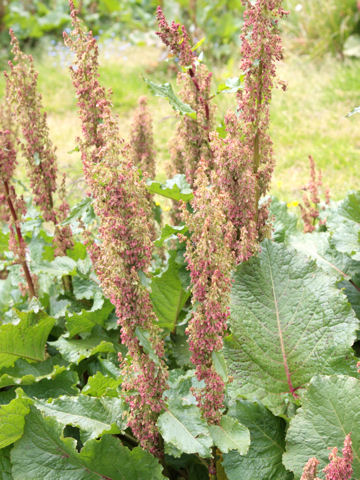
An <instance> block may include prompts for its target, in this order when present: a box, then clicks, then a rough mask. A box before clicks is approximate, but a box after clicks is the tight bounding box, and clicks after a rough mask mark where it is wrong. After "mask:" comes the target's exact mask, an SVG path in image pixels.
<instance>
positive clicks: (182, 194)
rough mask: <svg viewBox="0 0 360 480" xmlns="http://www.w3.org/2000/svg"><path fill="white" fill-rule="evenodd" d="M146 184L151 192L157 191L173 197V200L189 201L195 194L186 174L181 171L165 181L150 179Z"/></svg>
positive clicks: (164, 195) (159, 193)
mask: <svg viewBox="0 0 360 480" xmlns="http://www.w3.org/2000/svg"><path fill="white" fill-rule="evenodd" d="M146 185H147V189H148V190H149V192H150V193H157V194H158V195H161V196H162V197H166V198H171V199H172V200H177V201H179V200H183V201H184V202H189V201H190V200H192V198H193V196H194V194H193V192H192V190H191V188H190V185H189V184H188V183H187V181H186V179H185V175H183V174H180V173H179V174H177V175H175V177H173V178H170V179H169V180H166V182H165V183H160V182H156V181H155V180H148V181H147V182H146Z"/></svg>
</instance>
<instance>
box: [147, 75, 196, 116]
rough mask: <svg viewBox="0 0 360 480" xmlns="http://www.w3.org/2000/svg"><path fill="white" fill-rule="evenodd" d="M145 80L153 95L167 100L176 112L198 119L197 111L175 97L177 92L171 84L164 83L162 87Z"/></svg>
mask: <svg viewBox="0 0 360 480" xmlns="http://www.w3.org/2000/svg"><path fill="white" fill-rule="evenodd" d="M144 80H145V82H146V84H147V85H148V87H149V89H150V91H151V93H153V94H154V95H155V96H156V97H163V98H166V99H167V100H168V101H169V103H170V105H171V106H172V108H173V109H174V110H175V111H177V112H179V113H181V114H183V115H188V116H189V117H191V118H194V119H196V112H195V110H193V109H192V108H191V107H190V105H188V104H187V103H184V102H182V101H181V100H180V98H179V97H177V96H176V95H175V92H174V90H173V88H172V86H171V84H170V83H163V84H161V85H157V84H156V83H154V82H152V81H151V80H149V79H148V78H144Z"/></svg>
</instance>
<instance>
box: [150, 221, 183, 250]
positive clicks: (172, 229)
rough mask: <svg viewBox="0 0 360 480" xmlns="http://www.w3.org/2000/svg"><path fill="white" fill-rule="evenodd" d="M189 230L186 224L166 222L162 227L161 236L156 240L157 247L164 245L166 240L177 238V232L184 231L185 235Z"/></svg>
mask: <svg viewBox="0 0 360 480" xmlns="http://www.w3.org/2000/svg"><path fill="white" fill-rule="evenodd" d="M187 231H188V227H187V226H186V225H180V226H173V225H168V224H166V225H165V226H164V227H163V228H162V229H161V235H160V237H159V238H158V239H157V240H156V241H155V245H156V246H157V247H162V246H163V244H164V242H165V241H166V240H169V239H177V234H178V233H182V234H183V235H184V234H185V233H186V232H187Z"/></svg>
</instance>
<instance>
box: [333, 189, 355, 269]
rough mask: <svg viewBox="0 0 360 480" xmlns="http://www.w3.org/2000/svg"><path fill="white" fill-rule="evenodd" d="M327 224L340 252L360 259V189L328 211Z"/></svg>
mask: <svg viewBox="0 0 360 480" xmlns="http://www.w3.org/2000/svg"><path fill="white" fill-rule="evenodd" d="M326 217H327V220H326V225H327V227H328V229H329V230H330V232H331V233H332V238H333V240H334V243H335V246H336V248H337V250H339V252H343V253H347V254H349V255H350V256H351V257H352V258H353V259H354V260H358V261H360V191H358V192H352V193H350V194H349V195H348V196H347V197H346V198H345V199H344V200H343V201H342V202H340V203H339V205H338V206H337V207H334V208H330V209H329V210H328V211H327V212H326Z"/></svg>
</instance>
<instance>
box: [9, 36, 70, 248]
mask: <svg viewBox="0 0 360 480" xmlns="http://www.w3.org/2000/svg"><path fill="white" fill-rule="evenodd" d="M10 36H11V45H12V54H13V60H12V61H9V66H10V72H8V73H5V77H6V85H7V86H6V101H7V103H8V104H9V105H11V106H13V107H14V108H13V113H14V116H15V120H16V123H17V124H18V125H19V127H20V129H21V132H22V142H20V143H21V146H22V149H23V153H24V156H25V158H26V161H27V171H28V173H29V180H30V187H31V190H32V192H33V195H34V202H35V204H36V205H37V206H38V207H39V208H40V210H41V211H42V213H43V217H44V220H45V221H48V222H52V223H53V224H54V226H55V236H54V244H55V247H56V248H55V250H56V254H57V255H66V249H67V248H70V247H71V246H72V245H73V241H72V233H71V229H70V227H64V228H63V227H59V226H58V223H59V221H61V219H62V215H61V211H58V209H57V207H56V206H55V205H54V194H55V192H56V189H57V185H56V179H57V170H58V169H57V158H56V153H55V151H56V149H55V147H54V145H53V144H52V142H51V139H50V135H49V128H48V125H47V115H46V112H45V111H44V108H43V105H42V97H41V94H40V93H39V92H38V86H37V81H38V73H37V72H36V71H35V68H34V62H33V58H32V56H31V55H26V54H25V53H24V52H22V50H21V49H20V46H19V42H18V40H17V38H16V36H15V34H14V32H13V31H12V30H10ZM65 203H66V201H65V199H63V202H62V207H61V208H62V209H64V207H65ZM66 208H68V205H67V207H66Z"/></svg>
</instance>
